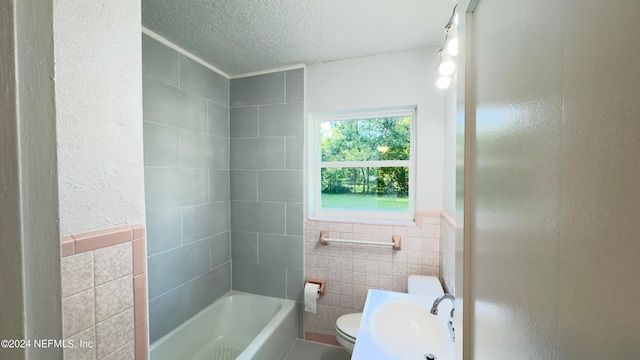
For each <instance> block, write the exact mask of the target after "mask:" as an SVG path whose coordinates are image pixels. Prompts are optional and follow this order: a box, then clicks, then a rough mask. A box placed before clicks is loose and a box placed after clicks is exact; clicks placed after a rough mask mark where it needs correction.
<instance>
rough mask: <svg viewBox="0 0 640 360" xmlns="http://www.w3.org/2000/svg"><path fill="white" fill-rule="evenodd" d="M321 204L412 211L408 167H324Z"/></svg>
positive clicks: (329, 206)
mask: <svg viewBox="0 0 640 360" xmlns="http://www.w3.org/2000/svg"><path fill="white" fill-rule="evenodd" d="M321 184H322V189H321V207H322V208H323V209H352V210H383V211H408V210H409V168H408V167H354V168H323V169H322V171H321Z"/></svg>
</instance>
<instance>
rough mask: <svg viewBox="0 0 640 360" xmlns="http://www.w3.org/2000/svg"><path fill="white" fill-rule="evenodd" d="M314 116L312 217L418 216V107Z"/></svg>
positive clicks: (397, 217) (311, 142) (311, 172)
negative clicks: (416, 211) (415, 167)
mask: <svg viewBox="0 0 640 360" xmlns="http://www.w3.org/2000/svg"><path fill="white" fill-rule="evenodd" d="M309 118H310V120H311V122H310V124H311V125H310V129H309V136H310V139H309V140H310V141H309V144H310V147H311V148H310V149H309V154H310V161H309V191H310V193H309V200H310V201H309V203H310V214H311V217H320V218H351V219H370V220H405V221H406V220H413V214H414V209H415V205H414V183H415V181H414V177H415V176H414V175H415V171H414V163H415V161H414V155H413V154H414V146H412V144H413V143H414V142H413V137H414V126H415V124H414V119H415V107H403V108H392V109H381V110H374V111H358V112H348V113H345V112H343V113H333V114H310V116H309Z"/></svg>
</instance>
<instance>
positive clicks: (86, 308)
mask: <svg viewBox="0 0 640 360" xmlns="http://www.w3.org/2000/svg"><path fill="white" fill-rule="evenodd" d="M131 246H132V245H131V242H126V243H122V244H118V245H114V246H109V247H105V248H101V249H97V250H93V251H87V252H83V253H79V254H75V255H71V256H65V257H63V258H62V294H63V299H62V307H63V334H64V337H65V339H69V340H74V343H75V344H80V342H81V341H82V342H84V343H91V344H93V347H91V348H79V347H77V348H73V349H72V348H67V349H65V351H64V358H65V359H83V360H94V359H131V360H133V359H134V357H135V354H134V352H133V351H132V349H133V345H134V342H133V340H134V331H133V326H134V321H133V270H132V265H131V257H132V247H131Z"/></svg>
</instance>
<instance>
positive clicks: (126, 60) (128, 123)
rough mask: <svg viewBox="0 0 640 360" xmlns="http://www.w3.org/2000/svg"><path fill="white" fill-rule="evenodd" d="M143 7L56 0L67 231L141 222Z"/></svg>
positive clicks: (63, 205) (60, 149)
mask: <svg viewBox="0 0 640 360" xmlns="http://www.w3.org/2000/svg"><path fill="white" fill-rule="evenodd" d="M140 6H141V5H140V2H139V1H138V2H136V1H126V0H117V1H106V0H100V1H91V2H87V1H83V0H61V1H55V2H54V9H53V15H54V19H53V20H54V22H53V27H54V41H55V64H56V66H55V72H56V108H57V111H56V113H57V134H58V169H59V193H60V232H61V234H62V235H63V236H64V235H70V234H76V233H81V232H86V231H92V230H98V229H103V228H110V227H114V226H119V225H126V224H134V223H144V182H143V152H142V95H141V93H142V68H141V35H140V34H141V25H140V24H141V18H140V17H141V10H140Z"/></svg>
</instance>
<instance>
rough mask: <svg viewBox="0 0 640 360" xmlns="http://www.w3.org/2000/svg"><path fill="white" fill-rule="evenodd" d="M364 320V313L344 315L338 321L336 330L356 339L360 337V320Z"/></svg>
mask: <svg viewBox="0 0 640 360" xmlns="http://www.w3.org/2000/svg"><path fill="white" fill-rule="evenodd" d="M361 319H362V313H353V314H346V315H342V316H340V317H339V318H338V321H336V329H338V330H340V332H341V333H343V334H345V335H347V336H349V337H351V338H353V339H355V338H356V335H358V328H359V327H360V320H361Z"/></svg>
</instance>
